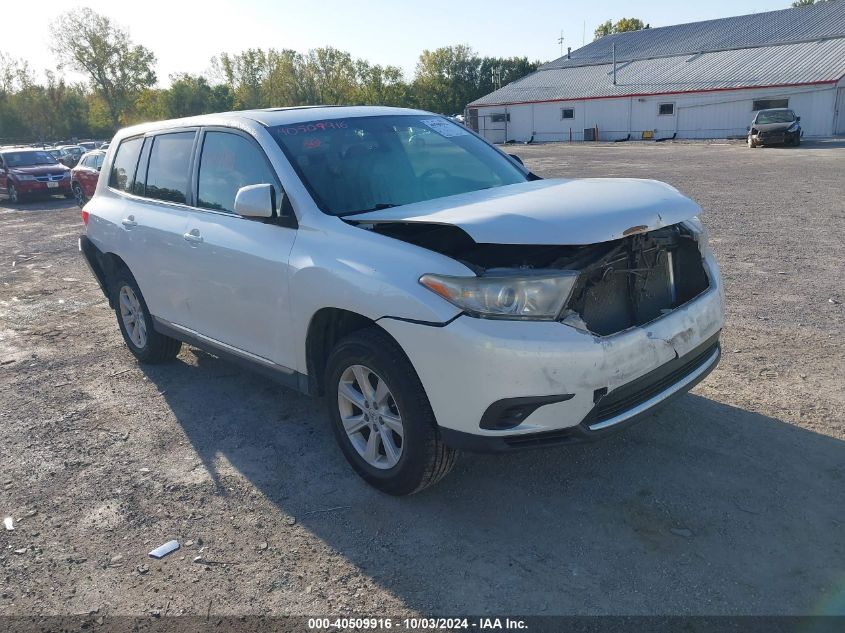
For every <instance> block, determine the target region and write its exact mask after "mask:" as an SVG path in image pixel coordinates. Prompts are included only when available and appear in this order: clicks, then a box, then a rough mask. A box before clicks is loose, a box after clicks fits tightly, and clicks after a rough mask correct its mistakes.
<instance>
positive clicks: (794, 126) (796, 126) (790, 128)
mask: <svg viewBox="0 0 845 633" xmlns="http://www.w3.org/2000/svg"><path fill="white" fill-rule="evenodd" d="M797 129H798V121H796V122H795V123H793V124H792V125H790V126H789V129H788V130H786V131H787V132H794V131H795V130H797Z"/></svg>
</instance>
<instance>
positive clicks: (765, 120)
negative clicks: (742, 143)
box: [748, 108, 801, 147]
mask: <svg viewBox="0 0 845 633" xmlns="http://www.w3.org/2000/svg"><path fill="white" fill-rule="evenodd" d="M780 144H783V145H794V146H798V145H800V144H801V117H800V116H795V113H794V112H793V111H792V110H790V109H789V108H772V109H769V110H760V111H759V112H757V114H756V115H755V116H754V120H752V121H751V125H750V126H748V147H758V146H760V145H780Z"/></svg>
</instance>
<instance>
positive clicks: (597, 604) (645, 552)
mask: <svg viewBox="0 0 845 633" xmlns="http://www.w3.org/2000/svg"><path fill="white" fill-rule="evenodd" d="M180 358H185V359H189V360H190V364H187V363H185V362H177V363H174V364H171V365H166V366H155V367H144V368H143V369H144V372H145V373H146V375H147V376H148V378H149V379H150V380H151V381H153V383H154V384H155V385H156V386H157V387H158V388H159V390H160V391H161V392H163V397H164V398H166V400H167V403H168V404H169V406H170V407H171V409H172V411H173V413H174V415H175V417H176V419H177V420H178V422H179V424H180V425H181V427H182V429H183V430H184V433H185V435H186V437H187V438H188V440H189V441H190V442H191V444H192V445H193V449H194V450H195V451H196V454H197V455H198V456H199V458H200V459H201V460H202V462H203V464H204V465H205V468H206V469H207V470H208V472H209V473H211V474H212V478H214V479H215V481H216V482H217V480H218V476H219V475H218V473H217V468H218V465H219V464H220V463H221V461H222V460H221V459H220V458H225V462H228V464H230V465H231V466H232V467H233V468H234V469H236V470H237V471H238V472H239V473H240V474H241V475H243V476H244V477H246V478H247V479H248V480H249V481H250V482H251V483H252V484H253V485H254V486H255V487H256V488H257V489H258V490H260V492H261V493H262V494H263V495H265V496H266V498H267V499H269V500H270V501H271V502H272V503H273V504H275V505H276V506H277V507H279V508H280V509H281V510H283V511H284V512H285V513H286V514H290V515H294V516H296V517H297V519H298V521H299V523H300V525H303V526H304V527H305V528H306V529H308V530H310V531H311V532H312V533H313V534H314V535H316V536H317V537H319V538H320V539H322V541H324V542H325V543H326V544H327V545H328V546H329V547H330V548H332V549H333V550H335V551H337V552H338V553H340V554H341V555H342V556H344V557H345V558H346V559H347V560H348V561H350V562H351V563H352V564H354V565H355V566H357V568H359V569H360V570H361V573H363V574H366V575H368V576H369V577H371V578H372V579H373V580H374V581H375V582H377V583H378V584H379V585H381V586H382V587H384V588H385V589H386V590H387V591H389V592H390V593H392V594H393V595H395V596H396V597H398V598H399V599H401V600H402V601H403V602H404V603H405V604H406V605H408V606H409V607H411V608H415V609H419V610H421V611H423V612H432V611H434V612H437V613H443V614H447V613H448V614H452V613H489V612H497V613H504V614H556V613H581V614H585V613H586V614H667V613H675V614H702V613H705V614H709V613H713V614H721V613H730V614H736V613H739V614H754V613H757V614H779V613H799V614H800V613H811V612H835V613H843V612H845V539H843V538H842V534H843V522H845V485H843V483H845V442H842V441H840V440H837V439H834V438H831V437H828V436H824V435H820V434H817V433H813V432H811V431H808V430H805V429H802V428H799V427H796V426H793V425H791V424H788V423H786V422H783V421H780V420H777V419H775V418H771V417H767V416H764V415H760V414H757V413H754V412H751V411H746V410H743V409H740V408H736V407H732V406H729V405H726V404H723V403H720V402H717V401H715V400H711V399H708V398H704V397H701V396H697V395H687V396H686V397H684V398H682V399H680V400H679V401H677V402H676V403H674V404H672V405H669V406H668V407H666V408H665V409H663V410H662V411H661V412H659V413H657V414H656V415H655V416H653V417H652V418H650V419H648V420H647V421H644V422H643V423H641V424H639V425H637V426H634V427H632V428H630V429H628V430H626V431H625V432H624V433H620V434H617V435H615V436H612V437H610V438H608V439H606V440H605V441H603V442H600V443H596V444H589V445H579V446H569V447H558V448H554V449H544V450H538V451H529V452H522V453H515V454H511V455H499V456H493V455H464V456H463V458H462V460H460V461H459V463H458V466H457V467H456V469H455V471H454V472H453V473H452V474H451V475H450V476H449V477H448V478H447V479H445V480H444V481H443V482H441V483H440V484H439V485H437V486H435V487H433V488H430V489H428V490H426V491H424V492H422V493H419V494H417V495H414V496H411V497H405V498H393V497H390V496H387V495H384V494H381V493H379V492H377V491H375V490H373V489H372V488H370V487H369V486H367V485H366V484H365V483H363V482H362V481H361V480H360V479H359V478H358V477H357V476H356V475H355V474H354V473H353V472H352V470H351V469H350V468H349V467H348V466H347V464H346V462H345V461H344V459H343V457H342V455H341V453H340V451H339V449H338V448H337V447H336V445H335V442H334V438H333V436H332V433H331V429H330V428H329V424H328V420H327V417H326V415H325V410H324V405H323V404H321V403H319V402H317V401H314V400H311V399H309V398H306V397H305V396H301V395H299V394H296V393H294V392H292V391H288V390H286V389H283V388H281V387H278V386H277V385H275V384H274V383H272V382H270V381H268V380H266V379H265V378H263V377H260V376H258V375H256V374H252V373H250V372H248V371H245V370H242V369H240V368H239V367H236V366H234V365H231V364H228V363H226V362H224V361H222V360H219V359H218V358H216V357H214V356H211V355H208V354H205V353H203V352H199V351H196V350H193V349H190V350H189V351H183V353H182V356H181V357H180ZM194 363H195V364H194ZM215 494H219V495H225V494H226V489H225V486H223V485H220V484H218V485H217V491H216V493H215ZM332 508H334V509H336V510H333V511H325V512H324V511H321V510H324V509H332ZM337 508H340V509H337ZM315 510H316V512H315Z"/></svg>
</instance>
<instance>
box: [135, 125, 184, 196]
mask: <svg viewBox="0 0 845 633" xmlns="http://www.w3.org/2000/svg"><path fill="white" fill-rule="evenodd" d="M195 135H196V132H193V131H191V132H176V133H172V134H161V135H158V136H156V137H155V140H154V141H153V146H152V150H151V151H150V161H149V166H148V167H147V182H146V188H145V190H144V196H146V197H147V198H153V199H155V200H166V201H167V202H179V203H182V204H184V203H185V202H186V199H187V195H188V180H189V176H190V171H191V149H192V148H193V145H194V136H195Z"/></svg>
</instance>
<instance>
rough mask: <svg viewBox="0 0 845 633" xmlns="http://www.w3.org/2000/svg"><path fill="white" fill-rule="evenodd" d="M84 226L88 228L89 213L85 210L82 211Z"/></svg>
mask: <svg viewBox="0 0 845 633" xmlns="http://www.w3.org/2000/svg"><path fill="white" fill-rule="evenodd" d="M82 224H84V225H85V226H88V212H87V211H86V210H85V209H82Z"/></svg>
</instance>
